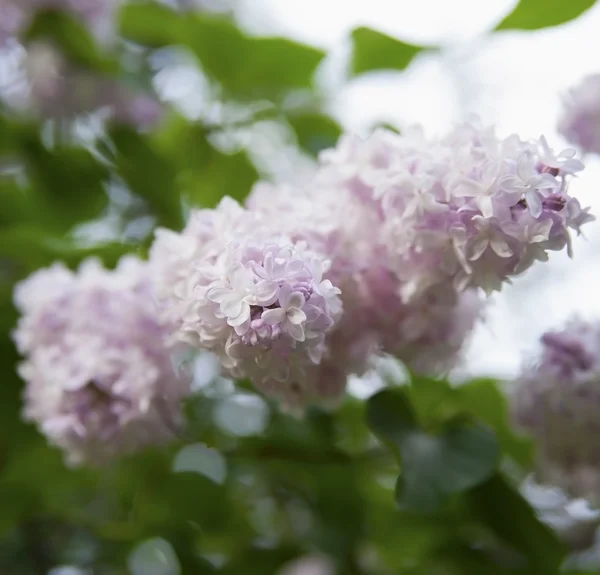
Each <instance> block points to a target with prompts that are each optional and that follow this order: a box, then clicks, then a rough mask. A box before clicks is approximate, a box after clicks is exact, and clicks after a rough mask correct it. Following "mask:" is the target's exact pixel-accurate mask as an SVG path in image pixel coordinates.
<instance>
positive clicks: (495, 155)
mask: <svg viewBox="0 0 600 575" xmlns="http://www.w3.org/2000/svg"><path fill="white" fill-rule="evenodd" d="M574 155H575V151H574V150H564V151H562V152H560V153H556V152H554V151H553V150H552V149H551V148H550V147H549V145H548V143H547V142H546V139H545V138H544V137H543V136H542V137H540V138H539V139H538V140H534V141H527V142H526V141H523V140H521V139H520V138H519V137H518V136H516V135H512V136H510V137H508V138H506V139H503V140H501V139H498V138H497V137H496V136H495V134H494V131H493V129H491V128H482V127H479V126H477V125H474V124H465V125H461V126H458V127H457V128H456V129H455V130H453V131H452V132H451V133H450V134H449V135H447V136H446V137H445V138H442V139H440V140H433V141H430V140H426V139H425V138H424V136H423V134H422V133H421V132H419V131H414V132H413V133H410V134H408V135H406V136H397V135H396V134H393V133H390V132H385V131H380V132H376V133H375V134H374V135H373V136H371V138H369V139H368V140H365V141H362V140H359V139H357V138H355V137H346V138H344V139H342V141H341V142H340V144H339V145H338V147H337V148H336V149H335V150H331V151H327V152H325V153H324V154H323V163H324V166H323V169H322V173H321V178H320V179H321V181H323V183H324V185H326V186H328V187H331V188H334V189H342V190H345V191H347V192H348V193H350V194H352V195H354V196H357V197H359V198H360V199H361V200H362V202H363V204H364V205H365V206H368V207H369V209H371V210H372V211H373V214H375V213H379V214H380V226H382V227H383V228H384V232H383V236H384V237H385V243H386V245H389V246H393V259H394V269H395V271H396V273H397V274H398V276H399V277H401V278H403V279H404V280H405V283H406V289H407V290H408V292H410V291H416V292H419V291H420V290H421V289H423V286H433V285H436V284H440V283H441V284H445V283H447V282H448V281H449V280H450V281H451V282H452V283H453V285H454V286H455V287H456V289H458V290H459V291H463V290H464V289H465V288H466V287H481V288H483V289H484V290H485V291H486V292H488V293H489V292H491V291H494V290H499V289H501V287H502V284H503V283H504V282H506V281H507V280H508V279H509V278H510V277H511V276H514V275H517V274H520V273H522V272H523V271H525V270H526V269H527V268H528V267H530V266H531V265H532V263H533V262H535V261H536V260H542V261H544V260H546V259H547V257H548V256H547V252H548V251H550V250H560V249H563V248H564V247H565V246H569V229H573V230H575V231H576V232H577V233H579V228H580V226H581V225H582V224H584V223H585V222H587V221H589V220H591V219H592V217H591V216H590V215H589V214H588V210H587V209H582V208H581V206H580V204H579V202H578V201H577V200H576V199H575V198H572V197H570V196H569V195H568V193H567V183H568V179H569V177H570V176H571V175H572V174H574V173H576V172H579V171H580V170H582V169H583V167H584V166H583V164H582V163H581V162H580V161H579V160H577V159H576V158H575V157H574Z"/></svg>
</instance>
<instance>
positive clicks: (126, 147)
mask: <svg viewBox="0 0 600 575" xmlns="http://www.w3.org/2000/svg"><path fill="white" fill-rule="evenodd" d="M110 135H111V138H112V141H113V143H114V144H115V147H116V150H117V156H116V159H115V162H116V165H117V170H118V173H119V175H120V176H121V177H122V178H123V179H124V180H125V182H126V183H127V185H128V186H129V188H130V189H131V191H133V192H134V193H135V194H138V195H139V196H140V197H142V198H144V199H145V200H147V201H148V203H149V204H150V206H151V208H152V209H153V211H154V213H155V214H156V216H157V217H158V221H159V222H160V223H161V224H162V225H165V226H167V227H172V228H175V229H177V228H179V227H180V226H181V224H182V213H181V202H180V197H179V193H178V188H177V171H176V169H175V166H174V165H173V164H172V162H171V161H170V160H169V158H167V157H165V156H164V155H163V154H161V153H160V152H159V151H158V150H156V149H155V147H154V145H153V143H152V142H151V141H150V140H149V139H148V138H147V137H145V136H143V135H142V134H139V133H138V132H136V131H135V130H134V129H133V128H128V127H126V126H114V127H113V128H112V129H111V130H110Z"/></svg>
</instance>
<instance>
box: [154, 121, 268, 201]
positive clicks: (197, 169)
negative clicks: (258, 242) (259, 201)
mask: <svg viewBox="0 0 600 575" xmlns="http://www.w3.org/2000/svg"><path fill="white" fill-rule="evenodd" d="M208 136H209V132H208V130H207V129H206V128H205V126H203V125H202V124H200V123H190V122H188V121H186V120H185V119H184V118H181V117H177V116H175V117H173V118H172V119H171V121H170V122H167V123H166V125H165V127H164V129H163V130H162V131H161V132H160V133H158V134H157V135H156V145H157V146H158V147H159V149H160V150H161V152H162V153H163V154H164V155H165V156H167V157H169V158H170V160H171V161H172V163H173V165H175V166H176V167H177V173H178V182H177V183H178V186H179V187H180V189H181V190H182V195H184V196H185V197H186V199H187V200H188V201H189V203H190V204H192V205H194V206H200V207H206V208H212V207H214V206H216V205H217V204H218V203H219V201H220V200H221V198H222V197H223V196H226V195H227V196H230V197H232V198H234V199H236V200H238V201H239V202H243V201H244V200H245V199H246V196H247V195H248V193H249V192H250V190H251V188H252V185H253V184H254V182H256V180H258V178H259V175H258V172H257V171H256V168H255V167H254V164H252V162H251V161H250V158H249V157H248V154H246V152H245V151H239V152H236V153H233V154H228V153H224V152H221V151H219V150H217V149H216V148H215V147H214V146H213V145H212V144H211V143H210V141H209V139H208Z"/></svg>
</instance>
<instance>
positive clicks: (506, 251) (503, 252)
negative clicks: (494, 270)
mask: <svg viewBox="0 0 600 575" xmlns="http://www.w3.org/2000/svg"><path fill="white" fill-rule="evenodd" d="M490 247H491V248H492V250H493V252H494V253H495V254H496V255H498V256H500V257H501V258H509V257H510V256H512V255H513V252H512V250H511V249H510V247H509V246H508V244H507V243H506V242H505V241H504V240H503V239H502V238H499V237H493V238H491V239H490Z"/></svg>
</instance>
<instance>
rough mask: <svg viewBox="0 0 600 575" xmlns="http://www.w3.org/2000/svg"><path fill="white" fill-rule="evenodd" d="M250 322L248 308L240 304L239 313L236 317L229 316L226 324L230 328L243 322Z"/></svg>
mask: <svg viewBox="0 0 600 575" xmlns="http://www.w3.org/2000/svg"><path fill="white" fill-rule="evenodd" d="M246 321H250V306H249V305H248V304H246V303H243V302H242V306H241V310H240V313H239V314H238V315H237V316H229V317H228V318H227V323H228V324H229V325H230V326H232V327H235V326H239V325H242V324H243V323H244V322H246Z"/></svg>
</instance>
